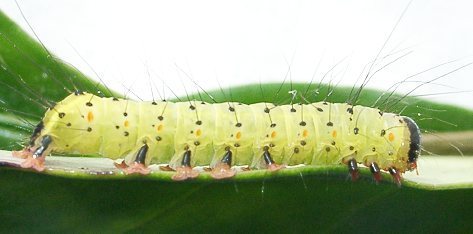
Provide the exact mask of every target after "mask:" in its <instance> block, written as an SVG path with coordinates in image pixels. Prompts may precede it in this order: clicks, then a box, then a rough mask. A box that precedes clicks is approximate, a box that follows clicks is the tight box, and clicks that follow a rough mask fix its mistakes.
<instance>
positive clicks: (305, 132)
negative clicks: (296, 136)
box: [302, 129, 309, 137]
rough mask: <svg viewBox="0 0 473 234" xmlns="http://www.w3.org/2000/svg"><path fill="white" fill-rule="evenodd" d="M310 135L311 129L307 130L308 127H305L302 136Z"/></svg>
mask: <svg viewBox="0 0 473 234" xmlns="http://www.w3.org/2000/svg"><path fill="white" fill-rule="evenodd" d="M308 135H309V131H307V129H304V131H303V132H302V136H303V137H307V136H308Z"/></svg>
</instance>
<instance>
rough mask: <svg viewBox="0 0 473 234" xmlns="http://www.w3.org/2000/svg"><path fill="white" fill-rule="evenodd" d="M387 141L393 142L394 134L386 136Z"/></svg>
mask: <svg viewBox="0 0 473 234" xmlns="http://www.w3.org/2000/svg"><path fill="white" fill-rule="evenodd" d="M388 139H389V141H394V133H392V132H390V133H389V135H388Z"/></svg>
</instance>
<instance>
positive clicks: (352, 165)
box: [347, 158, 360, 181]
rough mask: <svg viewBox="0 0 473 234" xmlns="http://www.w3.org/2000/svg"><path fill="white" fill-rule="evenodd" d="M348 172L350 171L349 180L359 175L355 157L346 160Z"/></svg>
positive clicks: (353, 179)
mask: <svg viewBox="0 0 473 234" xmlns="http://www.w3.org/2000/svg"><path fill="white" fill-rule="evenodd" d="M347 165H348V172H350V176H351V180H352V181H356V180H358V178H359V177H360V171H359V170H358V164H357V162H356V159H354V158H352V159H350V160H348V163H347Z"/></svg>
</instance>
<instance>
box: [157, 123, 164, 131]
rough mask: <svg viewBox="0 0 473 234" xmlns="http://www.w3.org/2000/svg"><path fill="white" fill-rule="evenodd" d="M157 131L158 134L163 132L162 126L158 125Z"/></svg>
mask: <svg viewBox="0 0 473 234" xmlns="http://www.w3.org/2000/svg"><path fill="white" fill-rule="evenodd" d="M157 129H158V132H160V131H161V130H163V125H162V124H160V125H159V126H158V128H157Z"/></svg>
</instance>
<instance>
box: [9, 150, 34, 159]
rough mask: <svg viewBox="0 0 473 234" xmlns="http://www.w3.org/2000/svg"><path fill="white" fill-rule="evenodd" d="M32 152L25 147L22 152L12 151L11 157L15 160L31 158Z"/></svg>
mask: <svg viewBox="0 0 473 234" xmlns="http://www.w3.org/2000/svg"><path fill="white" fill-rule="evenodd" d="M33 151H34V150H32V149H31V148H30V147H26V148H24V149H23V150H20V151H12V156H13V157H15V158H22V159H26V158H28V156H29V157H31V156H33Z"/></svg>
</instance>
